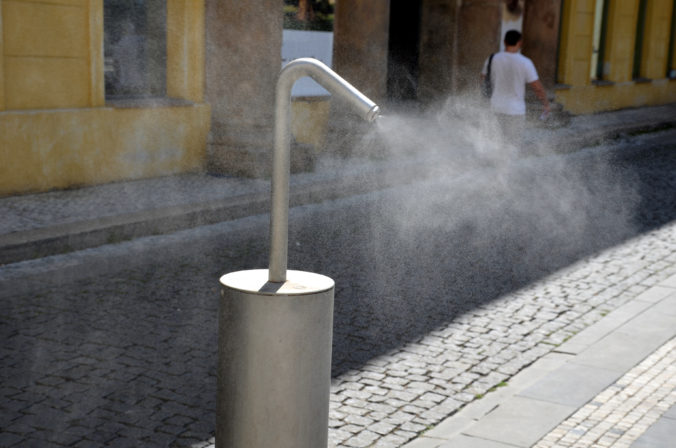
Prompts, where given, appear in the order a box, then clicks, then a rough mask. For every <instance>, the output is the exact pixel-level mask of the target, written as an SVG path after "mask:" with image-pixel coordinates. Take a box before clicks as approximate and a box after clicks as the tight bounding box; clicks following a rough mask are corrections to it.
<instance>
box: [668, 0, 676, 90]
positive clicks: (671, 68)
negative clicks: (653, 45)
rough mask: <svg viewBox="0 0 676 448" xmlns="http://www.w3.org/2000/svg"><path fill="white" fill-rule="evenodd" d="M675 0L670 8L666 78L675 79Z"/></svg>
mask: <svg viewBox="0 0 676 448" xmlns="http://www.w3.org/2000/svg"><path fill="white" fill-rule="evenodd" d="M674 52H676V0H674V7H673V9H672V10H671V36H670V38H669V56H668V59H667V78H671V79H676V56H674Z"/></svg>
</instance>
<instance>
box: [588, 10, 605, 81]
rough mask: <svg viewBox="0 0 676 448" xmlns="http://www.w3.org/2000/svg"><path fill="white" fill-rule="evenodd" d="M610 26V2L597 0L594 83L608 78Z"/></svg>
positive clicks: (592, 63) (591, 74)
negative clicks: (606, 50)
mask: <svg viewBox="0 0 676 448" xmlns="http://www.w3.org/2000/svg"><path fill="white" fill-rule="evenodd" d="M607 26H608V2H607V1H605V0H596V5H595V7H594V35H593V53H592V60H591V64H590V66H591V70H590V77H591V79H592V80H593V81H601V80H603V79H604V76H607V73H606V69H605V61H604V58H605V40H606V29H607Z"/></svg>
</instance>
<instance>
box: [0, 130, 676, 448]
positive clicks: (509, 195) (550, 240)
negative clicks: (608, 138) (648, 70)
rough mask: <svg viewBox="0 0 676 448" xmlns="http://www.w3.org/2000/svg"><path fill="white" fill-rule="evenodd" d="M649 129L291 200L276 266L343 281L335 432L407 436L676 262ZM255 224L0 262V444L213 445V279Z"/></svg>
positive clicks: (249, 257) (659, 147)
mask: <svg viewBox="0 0 676 448" xmlns="http://www.w3.org/2000/svg"><path fill="white" fill-rule="evenodd" d="M651 138H652V140H651ZM660 141H662V140H660V138H657V137H655V136H651V137H645V139H644V140H640V141H639V140H635V141H632V142H630V143H627V144H625V145H614V146H613V147H608V148H595V149H594V150H589V151H582V152H580V153H577V154H573V155H568V156H552V157H541V158H534V159H523V160H519V161H517V162H514V163H513V164H510V165H509V166H498V167H490V166H489V167H484V168H482V169H481V170H478V171H475V172H471V173H468V174H467V175H466V176H461V177H456V176H454V177H453V179H449V178H444V177H442V176H440V177H439V179H438V180H436V181H428V182H420V183H417V184H415V185H412V186H407V187H401V188H393V189H390V190H387V191H384V192H379V193H371V194H368V195H363V196H359V197H354V198H349V199H343V200H339V201H332V202H329V203H326V204H320V205H313V206H305V207H298V208H296V209H294V210H292V213H291V222H290V231H291V233H290V239H289V240H290V242H291V248H290V254H289V256H290V259H289V266H291V267H293V268H294V269H302V270H308V271H311V272H320V273H323V274H326V275H329V276H330V277H332V278H334V279H335V280H336V285H337V289H336V307H335V317H334V353H333V383H332V389H331V415H330V431H329V435H330V439H331V442H332V444H334V445H335V446H342V447H366V446H382V447H388V446H391V447H396V446H401V445H403V444H404V443H405V442H406V441H407V440H410V439H412V438H414V437H415V436H416V435H417V434H419V433H420V432H422V431H424V430H425V429H427V428H428V427H430V426H431V425H434V424H436V423H438V422H439V421H440V420H442V419H443V418H444V417H446V416H448V415H449V414H451V413H453V412H454V411H456V410H457V409H459V408H460V407H461V406H463V404H465V403H468V402H470V401H472V400H476V399H479V398H480V397H481V396H482V395H483V394H485V393H488V392H489V391H490V390H491V389H493V388H496V387H500V385H501V384H503V383H504V382H508V381H509V378H510V377H511V376H512V375H513V374H515V373H516V372H518V371H519V370H521V369H523V368H524V367H525V366H527V365H529V364H530V363H532V362H533V361H534V360H535V359H537V358H538V357H540V356H542V355H543V354H545V353H547V352H549V351H551V350H552V349H553V348H554V347H556V346H557V345H558V344H560V343H561V342H562V341H565V340H566V339H567V338H569V337H570V336H571V335H574V334H575V333H576V332H578V331H579V330H581V329H583V328H585V327H586V326H588V325H590V324H591V323H593V322H595V321H597V320H599V319H600V318H601V317H603V316H604V315H605V314H606V313H608V312H610V311H612V310H613V309H615V308H617V307H618V306H620V305H621V304H622V303H624V302H625V301H626V300H628V298H631V297H634V296H636V295H638V294H640V293H641V292H642V291H644V290H646V289H647V288H649V287H651V286H653V285H655V284H656V283H658V282H659V281H661V280H663V279H665V278H667V277H669V276H671V275H673V274H675V273H676V225H675V224H673V222H674V219H675V218H676V203H675V201H676V195H675V194H674V192H675V191H676V170H675V169H674V168H676V155H675V154H674V152H673V145H672V144H671V143H670V144H665V143H657V142H660ZM438 169H439V172H440V173H442V172H443V169H442V167H438ZM266 224H267V216H255V217H251V218H247V219H243V220H238V221H236V222H231V223H224V224H219V225H214V226H205V227H202V228H199V229H194V230H190V231H183V232H177V233H175V234H172V235H168V236H164V237H149V238H143V239H139V240H135V241H132V242H128V243H122V244H118V245H110V246H108V247H104V248H100V249H93V250H88V251H80V252H78V253H73V254H69V255H63V256H57V257H53V258H50V259H44V260H34V261H29V262H24V263H17V264H15V265H9V266H4V267H1V268H0V286H1V288H0V299H1V300H2V303H3V306H2V308H1V309H0V338H2V340H3V341H4V342H3V345H2V348H1V351H0V384H1V385H0V395H1V396H2V397H3V398H2V400H1V401H0V409H1V412H0V427H1V428H2V431H1V433H0V446H7V447H13V446H17V447H19V446H20V447H30V446H36V447H37V446H39V447H44V446H74V447H84V446H103V445H105V446H158V447H159V446H163V447H166V446H175V447H179V446H180V447H200V446H208V445H210V444H211V443H213V441H212V440H211V438H212V437H213V430H214V418H215V416H214V409H215V367H216V331H217V328H216V326H217V323H216V308H217V300H218V288H217V279H218V277H219V275H220V274H222V273H223V272H231V271H234V270H238V269H248V268H252V267H260V266H265V264H266V263H267V250H266V249H267V247H266V244H267V243H266V239H267V238H266V230H265V229H266Z"/></svg>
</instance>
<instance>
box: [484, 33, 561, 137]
mask: <svg viewBox="0 0 676 448" xmlns="http://www.w3.org/2000/svg"><path fill="white" fill-rule="evenodd" d="M522 43H523V41H522V36H521V33H520V32H519V31H516V30H510V31H507V33H506V34H505V51H501V52H499V53H495V54H493V55H492V56H491V57H490V58H489V59H486V62H485V63H484V67H483V70H482V71H481V79H482V81H484V80H485V78H486V76H489V77H490V82H491V86H492V95H491V110H492V111H493V112H494V113H495V115H496V117H497V119H498V122H499V123H500V127H501V129H502V133H503V136H504V137H505V139H506V140H507V141H508V142H510V143H512V144H514V145H517V146H520V143H521V138H522V136H523V132H524V129H525V123H526V100H525V97H526V85H529V86H530V87H531V88H532V89H533V91H534V92H535V95H536V96H537V97H538V99H539V100H540V102H541V103H542V106H543V107H544V112H543V116H544V117H546V116H548V115H549V112H550V109H549V101H548V100H547V94H546V92H545V89H544V87H543V86H542V83H541V82H540V80H539V78H538V74H537V71H536V70H535V66H534V65H533V61H531V60H530V59H528V58H527V57H525V56H523V55H522V54H521V53H520V51H521V45H522ZM489 61H490V72H489Z"/></svg>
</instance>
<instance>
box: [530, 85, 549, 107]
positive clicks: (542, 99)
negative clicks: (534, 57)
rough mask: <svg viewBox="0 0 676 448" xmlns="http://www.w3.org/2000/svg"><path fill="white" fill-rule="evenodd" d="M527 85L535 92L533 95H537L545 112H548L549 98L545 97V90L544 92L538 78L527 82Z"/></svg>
mask: <svg viewBox="0 0 676 448" xmlns="http://www.w3.org/2000/svg"><path fill="white" fill-rule="evenodd" d="M528 85H529V86H531V88H532V89H533V91H534V92H535V96H537V97H538V99H539V100H540V102H541V103H542V106H543V107H544V109H545V112H546V113H547V114H549V112H550V110H549V100H548V99H547V92H545V88H544V86H543V85H542V83H541V82H540V80H539V79H536V80H535V81H533V82H529V83H528Z"/></svg>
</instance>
